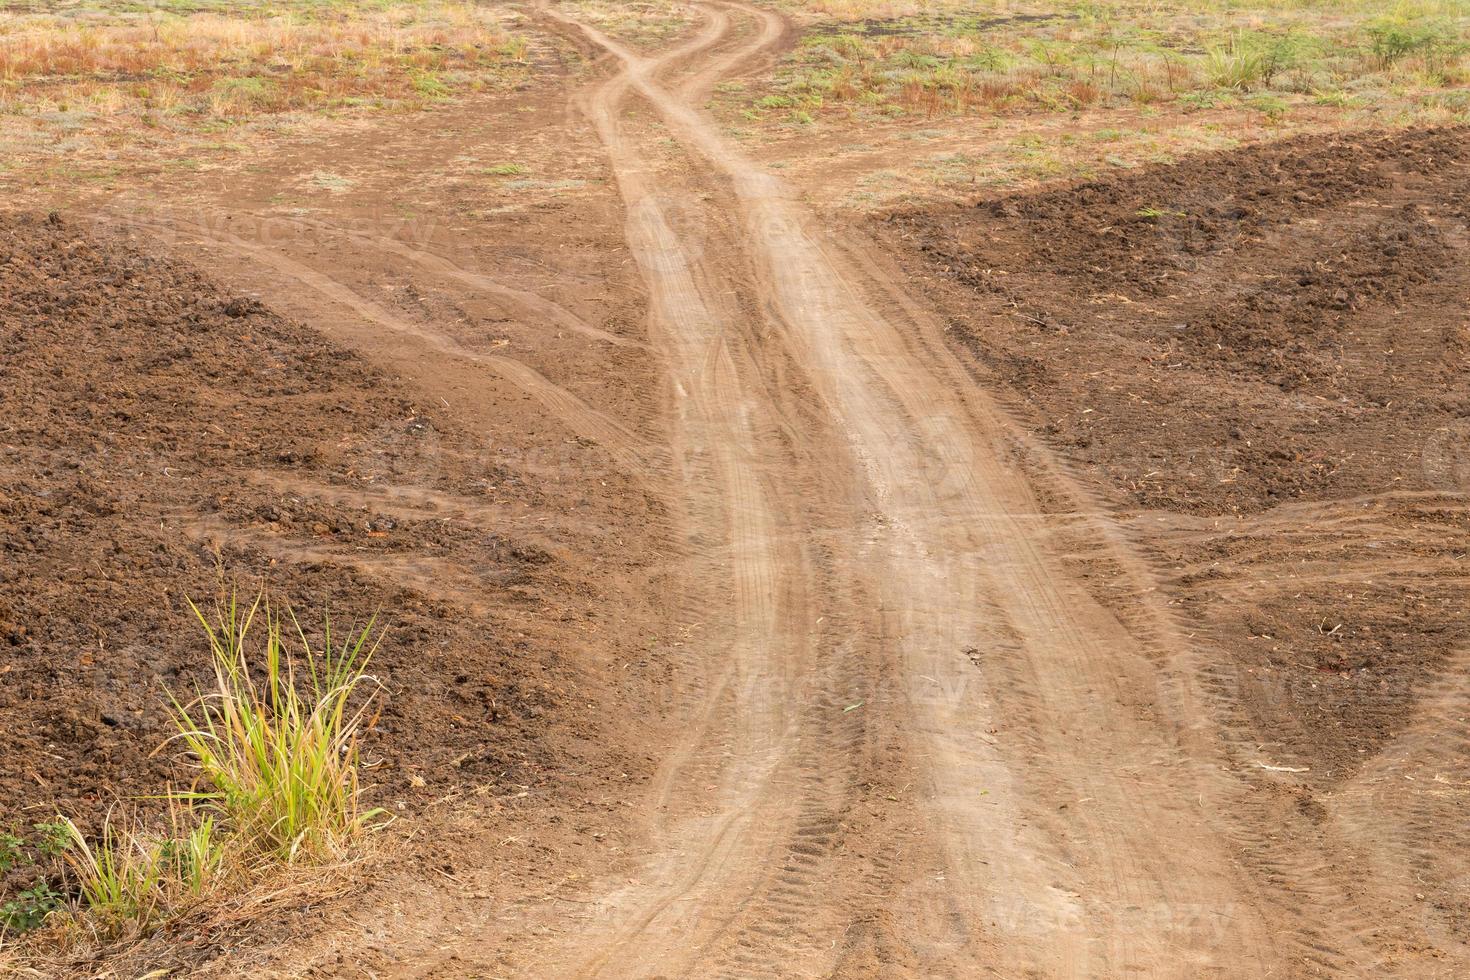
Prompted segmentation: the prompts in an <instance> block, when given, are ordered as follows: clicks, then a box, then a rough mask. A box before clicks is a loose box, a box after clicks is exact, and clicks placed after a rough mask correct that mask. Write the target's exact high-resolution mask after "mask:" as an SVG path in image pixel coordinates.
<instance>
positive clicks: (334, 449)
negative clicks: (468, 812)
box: [0, 215, 599, 828]
mask: <svg viewBox="0 0 1470 980" xmlns="http://www.w3.org/2000/svg"><path fill="white" fill-rule="evenodd" d="M0 364H3V370H0V420H3V421H0V678H3V680H0V733H3V735H4V741H5V758H6V765H5V766H3V767H0V828H3V827H4V826H5V825H6V824H11V823H28V822H31V821H33V820H35V819H43V818H45V817H47V816H48V815H49V814H50V813H52V812H55V808H58V807H59V808H60V810H61V811H62V812H64V813H69V814H73V815H78V816H80V817H82V818H83V819H89V818H95V817H96V816H97V815H98V814H100V813H101V812H102V811H103V810H105V808H106V807H107V806H108V805H110V804H111V803H112V802H113V801H114V800H116V799H117V798H119V797H133V796H143V795H148V794H155V793H157V792H158V791H159V790H160V789H161V788H162V787H163V786H164V783H165V780H166V779H167V778H168V776H169V773H170V771H171V769H172V767H173V765H174V762H173V760H172V759H171V758H170V755H169V753H167V752H162V753H158V754H154V750H155V749H157V748H158V747H159V745H160V744H161V743H162V742H163V741H164V739H165V737H166V736H167V734H168V719H167V716H166V713H165V711H164V706H165V704H166V703H167V702H166V695H165V692H166V691H174V692H178V693H180V694H181V695H187V694H188V693H189V692H190V691H191V690H192V688H193V686H194V684H195V683H196V682H197V681H200V680H202V679H203V674H204V670H205V669H206V667H207V659H208V652H207V648H206V647H205V646H204V644H203V643H202V639H201V634H200V632H199V628H198V625H197V624H196V623H192V622H191V617H190V614H189V612H188V609H187V606H186V604H185V598H186V597H192V598H194V599H196V600H201V601H209V600H212V599H213V598H214V597H216V596H217V595H219V594H220V593H221V592H222V591H225V590H228V589H230V588H232V587H238V588H239V589H241V590H242V591H243V592H245V593H247V594H249V593H251V592H253V591H254V590H256V589H258V588H261V587H262V586H263V587H265V588H267V589H268V590H269V591H270V592H271V593H272V594H273V595H275V596H277V597H278V598H281V599H284V600H287V601H289V602H291V603H292V604H293V605H294V606H295V607H296V609H297V610H298V611H299V612H300V615H301V617H302V619H303V622H304V623H306V624H307V625H308V626H309V627H310V626H311V625H312V624H313V623H320V622H321V621H322V614H323V611H324V610H326V611H329V612H330V615H331V617H332V620H333V622H334V623H337V624H339V625H341V624H345V623H348V622H356V623H359V624H361V623H364V622H366V621H367V619H368V618H369V617H370V616H372V615H373V614H374V613H375V612H378V613H380V620H379V621H380V622H381V623H383V624H384V625H385V626H387V627H388V630H389V632H388V635H387V639H386V640H385V642H384V643H383V646H382V648H381V651H380V654H379V660H378V663H377V665H376V672H377V673H379V674H380V675H381V676H382V677H383V678H384V679H385V681H386V684H387V695H386V709H385V711H384V713H383V715H382V717H381V719H380V720H379V721H378V723H377V725H376V727H375V728H374V730H373V732H372V737H371V744H370V745H369V747H368V750H367V751H368V755H369V757H372V758H375V759H377V758H381V760H382V761H381V763H380V764H378V766H377V767H376V768H375V770H374V776H373V782H375V783H376V784H377V785H378V786H379V790H378V792H379V794H380V796H381V797H382V798H381V799H380V800H377V801H375V802H378V803H383V804H386V805H390V806H393V807H394V808H400V807H403V808H409V809H411V808H412V807H413V806H415V805H416V804H417V803H419V802H424V801H427V800H428V799H430V798H432V795H433V794H434V792H435V791H436V790H440V791H442V790H443V788H444V787H445V786H446V785H447V784H449V783H451V782H465V783H473V784H476V785H483V786H488V787H490V788H491V789H492V790H494V791H495V792H505V793H515V792H518V791H523V790H524V788H525V787H526V786H529V785H534V784H536V783H538V782H540V781H541V780H542V779H543V777H544V775H545V773H546V771H547V770H548V768H549V767H553V766H556V765H558V764H559V763H561V762H562V761H563V760H565V758H566V757H567V751H568V748H567V746H568V744H569V743H568V742H567V741H566V738H567V737H568V734H563V735H562V736H561V739H562V740H561V742H559V743H558V742H555V741H553V740H551V739H548V738H547V737H545V735H544V732H545V731H546V730H547V729H548V728H558V724H552V722H553V721H555V720H557V719H560V720H562V721H565V722H566V724H565V725H561V726H560V728H561V729H564V731H565V733H569V735H570V737H571V738H572V739H573V740H575V741H585V742H586V743H588V744H590V743H591V742H594V741H596V740H598V738H599V732H598V729H597V728H596V727H595V726H592V727H586V726H584V725H583V724H582V723H581V722H580V721H578V720H577V719H576V718H575V717H570V718H569V717H567V711H568V709H566V705H567V703H568V699H569V698H572V697H573V695H574V692H575V690H576V688H577V685H578V683H579V679H578V677H577V676H576V675H575V673H574V672H573V671H572V669H571V667H570V666H568V665H567V664H566V663H565V662H563V661H561V660H560V658H559V657H558V655H557V654H556V653H555V652H554V650H555V647H556V645H557V643H556V642H555V641H553V640H552V639H549V638H548V636H547V635H538V634H537V632H536V630H535V627H534V626H533V625H532V626H528V625H526V624H525V623H522V622H519V621H516V622H510V621H509V620H508V618H507V617H508V616H509V615H510V614H511V613H514V612H515V611H516V610H535V611H538V612H543V613H548V616H547V618H548V619H551V620H555V619H557V618H560V617H561V616H563V615H565V610H564V609H558V608H557V606H558V604H561V603H562V599H561V598H560V597H561V596H562V595H563V594H564V592H565V591H566V590H565V589H564V588H562V587H561V586H560V585H557V584H556V581H557V580H556V578H555V576H556V575H557V565H558V563H557V561H556V560H555V559H554V558H553V557H552V554H551V553H550V552H549V551H548V549H547V547H543V546H542V544H541V543H538V542H537V541H533V540H526V539H523V538H521V537H520V536H518V535H517V534H515V533H508V532H506V531H505V530H504V529H503V528H497V527H496V526H495V525H496V521H497V520H498V519H499V518H498V516H497V515H499V514H500V512H501V509H505V510H507V511H508V510H510V509H512V507H513V505H514V502H515V499H516V498H517V495H519V499H520V501H521V503H522V504H524V503H525V502H526V501H534V499H535V497H536V494H537V491H536V489H535V488H534V487H530V486H526V485H524V484H523V483H521V482H520V481H518V480H517V478H516V476H515V474H511V473H507V472H505V471H504V470H502V469H499V468H497V467H496V466H495V465H494V464H493V463H491V462H486V461H485V458H486V456H487V454H486V453H484V452H477V451H475V448H476V447H475V445H474V440H473V438H472V436H471V435H470V434H467V433H463V432H459V431H455V430H454V429H453V427H452V426H445V425H443V424H440V423H438V422H436V421H435V419H434V418H433V417H432V414H431V413H430V412H429V411H426V410H425V408H424V407H422V406H419V405H416V404H414V402H413V401H412V399H411V398H410V397H409V396H408V395H406V394H405V393H404V392H403V390H401V389H400V388H399V387H398V386H397V385H396V384H395V382H394V381H393V380H392V379H390V378H387V377H384V376H383V375H381V374H380V373H378V372H377V371H375V370H374V369H372V368H371V367H370V366H369V365H368V364H366V363H365V362H364V361H363V360H362V359H361V358H359V357H358V356H357V355H355V354H353V353H350V352H348V351H345V350H343V349H341V348H339V347H336V346H334V345H332V344H331V343H329V342H327V341H326V340H325V339H323V338H322V337H321V336H320V335H318V334H316V333H314V332H313V331H311V330H308V329H306V328H304V327H302V326H300V325H297V324H294V323H291V322H288V321H286V320H284V319H282V318H280V317H278V316H276V315H274V314H272V313H271V312H270V311H269V310H268V309H266V308H265V307H264V306H263V305H262V304H261V303H260V302H258V301H256V300H255V299H252V298H249V297H241V296H236V295H231V294H229V293H228V292H226V291H224V290H222V289H221V288H220V287H219V286H217V285H216V284H215V283H213V282H211V281H210V280H209V279H207V278H205V277H204V276H202V275H200V274H199V273H198V272H197V271H195V270H194V269H192V268H191V267H189V266H188V265H186V264H183V263H181V262H179V261H176V260H171V259H167V258H163V257H159V256H156V255H151V254H146V253H145V252H143V251H140V250H139V248H138V247H137V246H136V245H134V244H132V243H130V242H129V241H127V240H125V239H124V238H122V237H120V236H118V235H114V234H111V233H107V232H100V231H92V230H86V231H84V230H83V229H81V228H80V227H78V226H77V225H75V224H73V223H71V222H70V221H68V220H63V219H62V218H59V217H57V216H55V215H53V216H51V217H49V218H44V217H35V216H4V217H0ZM410 481H411V482H412V485H413V487H414V488H415V489H414V493H413V494H412V495H406V494H405V493H395V492H394V491H395V488H396V487H400V486H404V485H407V484H408V483H409V482H410ZM485 486H495V487H496V488H497V496H496V497H495V499H494V501H493V502H492V501H490V499H489V498H487V497H485V496H484V491H483V487H485ZM476 488H482V489H481V490H480V491H479V492H480V494H481V495H480V496H479V497H475V496H474V493H475V492H476ZM518 488H519V489H518ZM502 523H504V522H502ZM471 580H472V581H473V583H474V586H475V588H474V590H473V591H472V590H470V589H469V588H468V587H466V588H464V589H461V590H459V591H456V590H455V584H456V583H457V582H468V581H471ZM548 583H552V584H550V585H548ZM431 586H432V588H431ZM476 603H480V604H481V605H483V606H486V607H487V608H481V607H480V606H477V605H476ZM492 606H493V607H494V608H493V609H492V608H488V607H492ZM502 607H503V610H508V611H509V612H504V611H503V610H502ZM472 612H473V613H476V615H470V613H472ZM582 702H585V699H580V701H579V703H578V710H580V709H581V708H582V707H583V704H582ZM390 794H391V795H390Z"/></svg>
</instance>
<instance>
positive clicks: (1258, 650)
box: [876, 129, 1470, 778]
mask: <svg viewBox="0 0 1470 980" xmlns="http://www.w3.org/2000/svg"><path fill="white" fill-rule="evenodd" d="M876 230H877V233H878V234H879V235H880V237H883V238H885V239H886V240H887V241H888V242H889V243H890V244H891V245H893V246H894V247H895V249H896V250H897V251H898V252H899V253H900V254H902V255H905V256H906V259H905V261H906V262H907V264H908V268H909V270H910V272H911V273H912V276H913V279H914V282H915V284H916V285H919V286H920V288H925V289H927V290H928V291H929V292H930V293H932V294H934V295H935V296H936V298H937V299H938V301H939V302H940V304H941V306H942V308H943V309H945V310H946V311H947V313H948V315H949V316H950V318H951V321H952V334H953V336H954V338H955V340H956V342H957V343H958V344H959V345H960V346H962V347H963V348H964V349H965V350H966V351H967V352H968V353H969V354H970V355H971V356H972V364H973V365H974V366H975V369H976V370H977V371H980V372H982V373H985V374H987V375H989V376H990V378H991V381H992V382H995V383H997V384H998V386H1000V387H1002V388H1003V389H1005V390H1009V391H1010V392H1011V393H1012V394H1013V396H1014V397H1013V398H1012V399H1011V400H1012V407H1013V409H1014V410H1015V411H1016V413H1017V414H1018V415H1019V416H1021V417H1022V418H1024V419H1026V420H1028V421H1030V422H1031V423H1032V424H1033V425H1034V426H1035V428H1036V429H1037V430H1038V431H1039V432H1040V433H1042V434H1043V435H1044V437H1045V438H1046V440H1047V441H1048V442H1049V443H1050V444H1051V446H1052V447H1053V448H1055V449H1056V450H1058V451H1059V452H1060V453H1061V454H1062V455H1064V456H1065V457H1066V458H1068V459H1070V460H1072V461H1074V462H1075V463H1076V464H1078V465H1079V466H1080V467H1081V469H1082V471H1083V472H1085V473H1087V474H1089V475H1090V476H1091V477H1092V478H1093V480H1094V482H1095V483H1096V485H1097V486H1098V487H1099V488H1100V490H1101V491H1102V493H1103V494H1104V496H1105V497H1107V498H1109V499H1110V500H1111V501H1112V502H1113V503H1114V504H1115V505H1116V506H1117V507H1118V508H1120V509H1123V510H1124V511H1126V512H1128V513H1130V514H1133V515H1136V516H1133V517H1132V518H1131V519H1132V521H1133V523H1134V526H1135V527H1136V528H1137V529H1138V531H1139V533H1140V535H1141V537H1142V538H1143V540H1144V541H1145V543H1146V544H1149V545H1151V546H1152V547H1153V548H1154V549H1155V550H1156V552H1157V554H1158V556H1159V558H1160V565H1161V568H1163V569H1165V570H1166V574H1167V575H1168V576H1169V578H1170V584H1171V586H1172V587H1173V588H1174V589H1175V590H1176V592H1177V594H1178V596H1179V598H1180V607H1181V608H1182V609H1184V610H1186V611H1187V614H1188V615H1189V616H1190V617H1191V618H1192V619H1193V621H1194V625H1195V626H1196V627H1199V628H1202V629H1204V630H1207V631H1209V632H1210V633H1213V635H1215V636H1216V637H1218V638H1219V643H1220V646H1221V648H1222V653H1221V656H1222V658H1223V659H1224V660H1225V661H1226V664H1225V670H1224V672H1223V674H1222V677H1223V678H1224V680H1222V681H1221V682H1220V683H1221V685H1222V688H1223V690H1222V693H1223V695H1224V696H1225V697H1226V698H1227V700H1228V701H1229V702H1230V703H1231V705H1232V709H1233V710H1236V711H1238V712H1239V713H1240V715H1241V716H1242V718H1244V719H1245V720H1246V721H1247V722H1248V723H1249V724H1250V725H1251V726H1253V729H1254V732H1255V736H1256V737H1257V738H1258V740H1259V741H1260V742H1263V743H1268V744H1274V745H1284V746H1285V749H1284V751H1285V752H1286V753H1287V754H1290V753H1296V754H1297V756H1298V757H1299V758H1300V759H1301V760H1303V762H1304V763H1305V764H1307V765H1311V766H1314V767H1318V768H1319V769H1320V770H1322V771H1324V772H1327V773H1332V774H1335V775H1334V777H1333V778H1336V776H1341V775H1344V774H1346V773H1349V772H1351V771H1352V770H1353V769H1354V768H1355V767H1356V766H1357V764H1358V763H1360V762H1361V761H1362V760H1364V759H1365V758H1366V757H1368V755H1369V754H1370V753H1371V752H1372V751H1373V750H1374V749H1375V748H1376V747H1378V746H1379V745H1381V744H1382V742H1383V740H1384V739H1385V738H1386V737H1388V736H1389V735H1390V734H1392V733H1393V732H1394V731H1397V730H1398V729H1399V728H1400V727H1401V726H1402V725H1403V724H1404V721H1405V719H1406V718H1407V716H1408V713H1409V711H1410V710H1411V708H1413V706H1414V705H1415V704H1416V703H1417V701H1418V698H1419V692H1421V691H1422V690H1423V689H1424V688H1425V686H1426V685H1428V684H1430V683H1431V682H1432V681H1433V679H1434V678H1435V677H1436V676H1437V672H1438V671H1439V670H1441V669H1445V665H1446V658H1447V657H1448V655H1449V654H1450V652H1451V651H1453V650H1455V649H1457V648H1458V647H1460V646H1462V645H1463V644H1464V643H1465V642H1466V640H1467V639H1470V625H1467V624H1466V623H1465V622H1464V618H1463V615H1462V610H1463V609H1464V606H1465V600H1466V598H1467V590H1466V589H1465V587H1464V583H1465V578H1464V574H1463V568H1462V560H1463V558H1464V554H1465V551H1466V548H1465V544H1466V542H1467V541H1470V517H1467V509H1466V507H1465V506H1464V495H1465V492H1466V491H1467V490H1470V463H1467V460H1470V455H1467V454H1466V449H1465V447H1466V446H1467V445H1470V439H1467V438H1466V436H1467V434H1470V418H1467V417H1470V382H1467V378H1470V375H1467V372H1466V369H1467V367H1470V321H1467V317H1466V307H1465V300H1466V297H1467V296H1470V249H1467V248H1466V246H1467V244H1470V143H1467V133H1466V131H1465V130H1463V129H1450V130H1434V131H1418V132H1409V133H1403V134H1396V135H1392V136H1384V137H1373V138H1354V139H1352V140H1347V139H1339V138H1333V137H1307V138H1302V139H1296V140H1292V141H1287V142H1283V143H1278V144H1274V145H1266V146H1258V147H1253V148H1250V149H1247V150H1241V151H1233V152H1227V153H1221V154H1212V155H1207V156H1202V157H1198V158H1194V159H1191V160H1189V161H1186V162H1183V163H1181V164H1178V165H1171V166H1158V167H1151V168H1147V169H1142V170H1139V171H1135V172H1131V173H1127V174H1123V175H1119V176H1117V177H1113V178H1110V179H1107V180H1101V181H1094V182H1089V183H1082V184H1075V185H1072V186H1067V187H1062V188H1060V189H1056V190H1050V191H1046V192H1043V193H1033V194H1018V195H1012V196H1007V197H1001V198H996V199H987V200H982V201H978V202H976V203H974V204H973V205H971V206H963V207H961V206H946V207H943V208H939V209H935V210H928V211H918V212H911V213H905V214H897V215H892V216H890V217H888V218H887V219H885V220H883V221H880V222H878V223H877V228H876Z"/></svg>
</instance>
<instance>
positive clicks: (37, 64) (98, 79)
mask: <svg viewBox="0 0 1470 980" xmlns="http://www.w3.org/2000/svg"><path fill="white" fill-rule="evenodd" d="M130 7H131V5H129V4H127V3H125V2H123V0H118V2H116V3H110V2H103V3H102V4H101V5H100V13H95V14H93V15H91V16H87V17H79V16H74V15H63V14H61V13H14V12H11V13H5V12H0V139H3V137H4V136H5V135H6V132H5V131H6V130H7V129H8V130H9V131H10V133H11V134H15V135H18V136H20V137H24V138H23V139H17V140H16V146H18V147H24V146H25V145H26V142H27V140H29V141H30V142H34V141H35V138H36V137H35V133H36V132H37V131H38V130H39V131H41V132H43V133H44V132H50V133H52V134H54V135H62V136H66V137H86V138H91V139H96V140H101V141H105V142H107V143H108V144H109V145H111V146H112V147H113V148H116V147H119V146H122V147H129V146H139V145H152V144H157V143H159V142H160V141H162V142H165V143H166V142H168V141H169V139H170V137H172V136H178V135H188V134H191V133H200V132H209V133H212V134H218V133H219V131H220V130H221V129H222V128H225V127H228V126H230V125H232V124H235V123H239V122H243V121H248V120H251V119H256V118H260V117H262V116H269V115H279V114H282V113H288V112H296V111H303V110H323V109H325V110H334V111H337V110H350V109H354V108H357V107H375V108H385V107H404V106H418V105H423V104H426V103H430V102H436V101H441V100H443V99H446V98H451V97H453V96H455V95H458V94H461V93H464V92H468V91H473V90H475V89H479V88H484V87H487V86H494V85H497V84H500V83H503V82H506V81H508V80H511V79H514V78H518V77H521V76H523V75H524V74H525V73H526V71H527V70H528V68H529V66H528V64H527V60H526V59H527V49H526V43H525V41H524V40H523V39H521V38H519V37H516V36H515V35H514V34H513V33H512V32H510V31H509V30H507V28H506V26H505V23H504V17H505V14H504V11H501V10H497V9H495V8H491V7H486V6H480V5H476V4H473V3H467V2H458V0H442V2H435V0H429V2H410V0H375V2H372V3H361V4H359V3H335V4H331V5H327V4H321V3H314V2H312V0H287V2H285V3H283V4H277V5H273V6H272V7H271V8H269V9H264V8H259V7H252V6H249V5H235V6H228V5H227V6H224V7H220V8H217V9H214V10H192V9H189V8H184V9H182V10H180V9H177V8H175V9H162V10H161V9H156V8H155V9H146V10H143V11H142V12H135V11H134V10H133V9H130ZM216 138H217V135H216ZM18 152H19V150H17V149H16V148H15V147H12V148H11V153H12V156H14V155H15V154H17V153H18ZM0 169H3V167H0Z"/></svg>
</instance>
